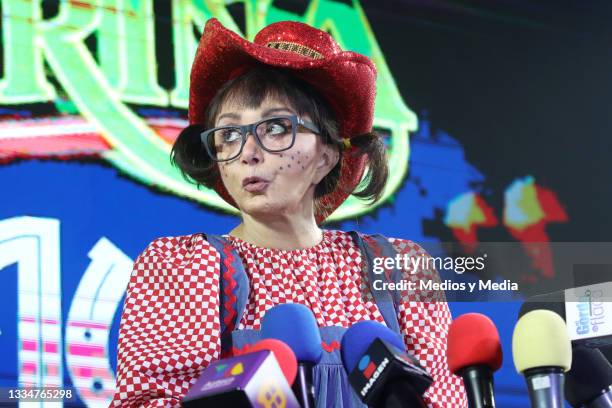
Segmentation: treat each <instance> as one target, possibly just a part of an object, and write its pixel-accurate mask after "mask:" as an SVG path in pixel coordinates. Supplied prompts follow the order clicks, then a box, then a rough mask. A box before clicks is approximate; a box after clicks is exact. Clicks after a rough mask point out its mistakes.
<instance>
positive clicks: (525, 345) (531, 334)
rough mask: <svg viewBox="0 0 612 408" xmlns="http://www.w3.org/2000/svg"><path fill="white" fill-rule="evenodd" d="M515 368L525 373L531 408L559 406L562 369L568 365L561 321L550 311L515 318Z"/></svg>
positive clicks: (567, 343) (569, 358)
mask: <svg viewBox="0 0 612 408" xmlns="http://www.w3.org/2000/svg"><path fill="white" fill-rule="evenodd" d="M512 355H513V358H514V365H515V366H516V371H518V372H519V373H521V374H523V375H524V376H525V380H526V382H527V388H528V390H529V399H530V401H531V406H532V408H563V383H564V372H565V371H567V370H569V368H570V367H571V365H572V349H571V342H570V339H569V337H568V335H567V330H566V328H565V323H564V322H563V319H561V317H559V315H558V314H556V313H554V312H551V311H550V310H533V311H531V312H529V313H527V314H525V315H524V316H523V317H521V318H520V319H519V321H518V322H517V323H516V327H515V328H514V334H513V336H512Z"/></svg>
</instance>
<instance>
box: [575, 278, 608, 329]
mask: <svg viewBox="0 0 612 408" xmlns="http://www.w3.org/2000/svg"><path fill="white" fill-rule="evenodd" d="M602 297H603V291H601V290H593V291H591V290H590V289H587V290H586V291H585V292H584V295H583V296H581V297H580V299H579V302H578V303H576V307H577V308H578V319H577V320H576V333H578V334H579V335H581V336H583V335H586V334H589V333H590V332H591V331H592V332H593V333H597V332H598V331H599V326H600V325H603V324H604V323H605V322H604V318H605V313H604V312H605V311H604V307H603V302H601V301H597V300H598V299H599V298H602Z"/></svg>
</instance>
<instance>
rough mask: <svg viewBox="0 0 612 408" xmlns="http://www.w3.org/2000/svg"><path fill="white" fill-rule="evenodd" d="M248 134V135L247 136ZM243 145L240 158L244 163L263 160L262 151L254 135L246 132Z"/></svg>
mask: <svg viewBox="0 0 612 408" xmlns="http://www.w3.org/2000/svg"><path fill="white" fill-rule="evenodd" d="M249 136H250V137H249ZM245 137H246V140H245V141H244V146H243V147H242V154H241V156H242V157H241V160H242V162H243V163H246V164H253V163H259V162H260V161H262V160H263V151H262V149H261V146H259V144H258V143H257V140H255V135H254V134H252V133H251V132H247V134H246V136H245Z"/></svg>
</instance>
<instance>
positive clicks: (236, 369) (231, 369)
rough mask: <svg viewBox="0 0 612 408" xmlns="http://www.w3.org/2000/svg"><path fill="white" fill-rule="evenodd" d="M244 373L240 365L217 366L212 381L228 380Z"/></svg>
mask: <svg viewBox="0 0 612 408" xmlns="http://www.w3.org/2000/svg"><path fill="white" fill-rule="evenodd" d="M243 372H244V366H243V365H242V363H236V364H234V365H229V364H219V365H217V366H216V367H215V374H214V376H213V379H215V380H216V379H219V378H228V377H233V376H237V375H240V374H242V373H243Z"/></svg>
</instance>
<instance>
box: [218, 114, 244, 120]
mask: <svg viewBox="0 0 612 408" xmlns="http://www.w3.org/2000/svg"><path fill="white" fill-rule="evenodd" d="M223 118H229V119H235V120H239V119H240V115H238V114H237V113H234V112H228V113H224V114H222V115H219V117H218V118H217V122H219V121H221V119H223Z"/></svg>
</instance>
